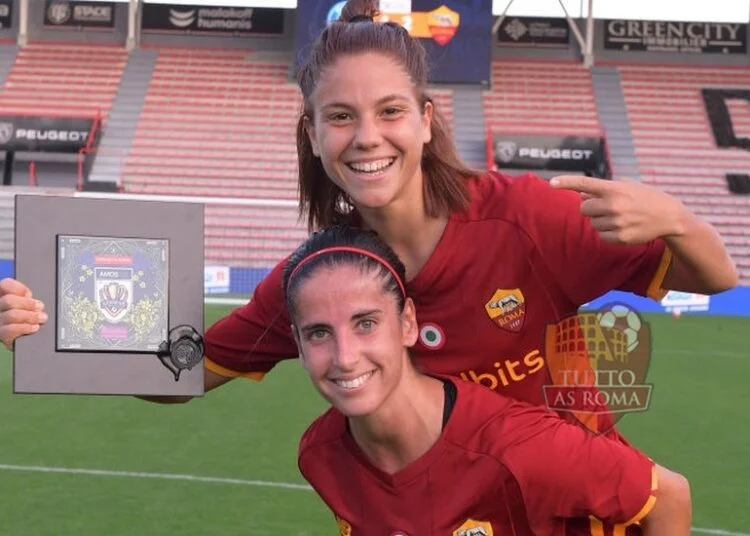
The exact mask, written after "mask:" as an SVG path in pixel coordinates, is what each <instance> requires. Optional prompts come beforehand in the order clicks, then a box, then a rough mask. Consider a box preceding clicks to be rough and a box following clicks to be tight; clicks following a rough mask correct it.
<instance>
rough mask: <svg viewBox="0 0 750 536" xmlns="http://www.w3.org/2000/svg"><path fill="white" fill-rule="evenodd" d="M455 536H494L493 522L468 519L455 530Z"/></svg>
mask: <svg viewBox="0 0 750 536" xmlns="http://www.w3.org/2000/svg"><path fill="white" fill-rule="evenodd" d="M453 536H494V532H493V531H492V524H491V523H489V522H488V521H477V520H476V519H467V520H466V521H465V522H464V524H463V525H461V526H460V527H458V528H457V529H456V530H454V531H453Z"/></svg>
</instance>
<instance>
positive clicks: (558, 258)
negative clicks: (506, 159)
mask: <svg viewBox="0 0 750 536" xmlns="http://www.w3.org/2000/svg"><path fill="white" fill-rule="evenodd" d="M510 190H511V192H512V193H511V197H512V199H511V202H512V206H513V207H514V209H513V210H514V212H515V214H516V218H517V221H518V224H519V226H520V227H521V229H523V231H524V232H525V233H526V234H527V235H528V237H529V238H530V240H531V241H532V242H533V245H534V247H535V248H536V249H537V250H538V252H539V254H540V255H541V257H542V259H543V261H544V264H545V266H546V267H547V269H548V270H550V271H551V272H552V274H553V275H554V277H555V279H556V280H557V282H558V284H559V285H560V286H561V288H562V291H563V292H564V293H565V295H566V296H567V297H568V299H570V301H571V302H572V303H574V304H579V305H580V304H584V303H587V302H589V301H591V300H593V299H595V298H597V297H599V296H601V295H602V294H604V293H606V292H608V291H610V290H622V291H627V292H632V293H635V294H639V295H641V296H648V297H650V298H653V299H655V300H660V299H662V298H663V297H664V295H665V294H666V291H665V290H664V289H663V288H662V283H663V280H664V276H665V275H666V272H667V269H668V268H669V263H670V261H671V253H670V251H669V249H667V247H666V244H665V243H664V241H663V240H661V239H657V240H653V241H651V242H649V243H647V244H642V245H619V244H611V243H608V242H605V241H603V240H602V239H601V238H600V236H599V233H598V231H597V230H596V229H594V227H593V226H592V225H591V222H590V220H589V218H587V217H586V216H583V215H582V214H581V212H580V207H581V197H580V195H579V194H578V193H577V192H572V191H566V190H556V189H554V188H552V187H551V186H550V185H549V184H548V183H547V181H545V180H542V179H540V178H538V177H535V176H533V175H526V176H524V177H521V178H518V179H517V180H516V182H515V184H514V185H513V186H512V187H511V188H510Z"/></svg>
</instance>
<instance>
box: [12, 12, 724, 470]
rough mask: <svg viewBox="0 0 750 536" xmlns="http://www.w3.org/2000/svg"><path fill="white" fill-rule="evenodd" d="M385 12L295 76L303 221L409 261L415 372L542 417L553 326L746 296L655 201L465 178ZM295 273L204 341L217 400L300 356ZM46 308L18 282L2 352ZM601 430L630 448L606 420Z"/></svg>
mask: <svg viewBox="0 0 750 536" xmlns="http://www.w3.org/2000/svg"><path fill="white" fill-rule="evenodd" d="M377 6H378V2H377V1H376V0H349V2H347V4H346V6H345V7H344V9H343V11H342V16H341V20H339V21H336V22H333V23H332V24H330V25H329V26H328V27H326V28H325V29H324V30H323V31H322V32H321V33H320V35H319V36H318V38H317V39H316V40H315V42H314V43H313V44H312V46H311V48H310V54H309V56H308V57H307V59H306V60H305V62H304V63H303V65H302V66H301V68H300V71H299V73H298V77H297V79H298V85H299V88H300V92H301V95H302V100H303V110H302V112H301V114H300V117H299V122H298V128H297V133H296V136H297V139H296V142H297V157H298V167H299V177H298V179H299V180H298V182H299V192H300V213H301V215H302V216H303V217H305V218H306V219H307V222H308V224H309V227H310V229H311V230H315V229H320V228H325V227H328V226H330V225H333V224H338V223H345V224H350V225H360V226H362V227H365V228H368V229H372V230H373V231H375V232H377V234H378V236H379V237H380V238H381V239H382V240H383V241H384V242H385V243H387V244H388V245H389V247H390V248H392V249H393V251H395V252H396V253H397V254H398V256H399V258H400V259H401V261H402V262H403V264H404V266H405V275H404V276H403V277H402V278H401V280H402V281H408V287H409V289H410V292H409V295H410V298H411V299H412V300H413V303H414V305H415V307H416V309H417V312H418V314H419V321H420V326H419V330H418V336H417V339H416V342H415V343H414V346H413V348H412V355H413V359H414V362H415V364H416V365H417V366H418V367H419V368H420V370H424V371H426V372H429V373H432V374H446V375H452V376H460V377H465V378H468V379H472V380H475V381H476V382H478V383H481V384H482V385H484V386H486V387H489V388H490V389H492V390H494V391H497V392H499V393H501V394H503V395H505V396H508V397H512V398H514V399H517V400H520V401H524V402H528V403H530V404H533V405H538V406H544V405H545V403H546V401H545V399H544V396H543V392H544V386H545V385H548V384H549V383H551V377H550V373H549V370H550V367H549V366H548V365H549V363H548V362H547V359H548V357H549V356H547V355H546V351H545V344H546V341H545V330H546V327H547V326H549V325H554V324H557V323H558V322H561V321H562V320H564V319H566V318H569V317H571V316H574V315H576V313H577V312H578V309H579V307H581V305H583V304H585V303H587V302H589V301H591V300H593V299H595V298H597V297H599V296H601V295H602V294H605V293H606V292H609V291H611V290H621V291H627V292H631V293H634V294H638V295H642V296H649V297H651V298H653V299H656V300H659V299H660V298H661V297H662V296H663V295H664V294H665V292H666V290H668V289H675V290H684V291H688V292H698V293H702V294H713V293H716V292H720V291H723V290H726V289H728V288H731V287H732V286H734V285H735V284H736V282H737V271H736V269H735V266H734V264H733V262H732V259H731V258H730V256H729V255H728V253H727V250H726V248H725V247H724V244H723V242H722V240H721V237H720V236H719V235H718V233H716V231H715V230H714V229H713V228H712V227H711V226H710V225H708V224H707V223H706V222H704V221H701V220H700V219H699V218H697V217H696V216H695V215H694V214H692V213H691V212H690V211H689V210H688V209H687V208H686V207H685V206H683V204H682V203H680V202H679V200H677V199H675V198H674V197H672V196H669V195H668V194H666V193H665V192H662V191H660V190H658V189H656V188H653V187H651V186H648V185H645V184H640V183H635V182H628V181H605V180H597V179H593V178H588V177H570V176H568V177H557V178H556V179H554V180H553V181H551V182H549V183H548V182H547V181H544V180H541V179H540V178H538V177H535V176H531V175H525V176H522V177H509V176H507V175H504V174H502V173H496V172H482V171H475V170H471V169H469V168H468V167H467V166H466V165H465V164H464V163H463V162H462V161H461V158H460V157H459V154H458V150H457V148H456V145H455V143H454V142H453V137H452V134H451V132H450V129H449V127H448V126H447V125H448V124H447V122H446V121H445V118H444V116H443V115H442V113H441V110H440V108H439V106H438V105H437V104H436V103H435V102H433V99H431V98H430V95H429V88H428V72H429V66H428V64H427V57H426V53H425V50H424V47H423V46H422V45H421V44H420V42H419V41H418V40H416V39H414V38H412V37H411V36H410V35H409V33H408V31H406V29H404V28H403V27H401V26H399V25H397V24H394V23H390V22H388V23H383V24H380V23H374V22H371V21H370V19H373V20H377V14H378V13H377ZM355 21H356V22H355ZM582 194H584V195H582ZM286 264H287V262H286V259H281V260H280V261H279V262H278V263H277V265H276V266H275V267H273V268H272V270H271V271H270V273H269V274H268V275H267V276H266V277H265V279H264V280H263V281H261V282H260V284H259V285H258V286H257V288H256V289H255V291H254V294H253V297H252V299H251V300H250V301H249V302H248V303H247V304H246V305H244V306H242V307H240V308H237V309H236V310H234V311H233V312H232V313H231V314H229V315H227V316H226V317H224V318H222V319H221V320H219V321H218V322H216V323H215V324H214V325H213V326H211V327H210V328H209V329H208V330H207V331H206V334H205V344H206V346H205V348H206V359H205V360H204V363H205V366H206V369H205V388H206V390H207V391H210V390H212V389H215V388H217V387H220V386H222V385H225V384H226V383H227V382H229V381H230V380H232V379H233V378H249V379H254V380H260V379H262V378H263V377H264V376H265V375H266V374H268V373H270V372H271V371H272V370H273V368H274V367H275V366H276V365H277V364H278V363H280V362H281V361H283V360H285V359H293V358H295V357H296V356H297V352H298V349H297V346H296V344H295V339H294V337H293V334H292V332H291V330H290V329H289V326H290V324H291V322H290V317H289V314H288V313H289V312H288V311H287V310H286V306H285V302H284V296H283V293H282V276H283V272H284V269H285V267H286ZM43 309H44V304H42V303H41V302H38V301H37V300H35V299H34V297H33V296H32V293H31V289H28V288H27V287H26V286H24V285H23V284H21V283H20V282H18V281H15V280H5V281H3V282H2V283H0V339H2V341H3V342H4V343H5V344H6V345H8V346H9V347H10V346H12V344H13V341H14V340H15V339H16V338H17V337H19V336H22V335H28V334H32V333H35V332H36V331H38V330H39V329H40V326H42V325H43V324H44V323H45V322H46V314H45V312H44V310H43ZM41 329H47V328H45V327H42V328H41ZM345 381H349V379H347V380H345ZM357 381H359V380H357ZM157 401H160V402H168V403H175V402H185V401H186V399H185V398H160V399H158V400H157ZM269 403H271V401H269ZM234 410H235V411H252V410H258V411H262V408H244V407H243V408H241V409H240V408H234ZM563 415H565V416H566V417H567V418H572V417H571V415H570V414H569V412H565V413H563ZM600 421H601V422H600ZM592 428H594V429H597V430H598V431H602V433H606V434H607V435H608V436H610V437H613V438H617V439H621V438H620V437H619V434H618V432H617V430H616V428H614V427H613V426H612V419H611V418H610V417H609V416H608V415H607V414H606V413H602V414H601V416H600V417H597V422H595V423H593V424H592ZM260 432H261V431H259V433H260ZM623 442H624V440H623ZM214 454H215V455H221V454H222V453H221V452H217V453H214Z"/></svg>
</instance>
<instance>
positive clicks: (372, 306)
mask: <svg viewBox="0 0 750 536" xmlns="http://www.w3.org/2000/svg"><path fill="white" fill-rule="evenodd" d="M283 281H284V283H283V285H284V292H285V299H286V304H287V309H288V310H289V312H290V314H291V319H292V332H293V333H294V337H295V340H296V341H297V345H298V347H299V355H300V361H301V363H302V365H303V367H304V368H305V370H306V371H307V373H308V374H309V376H310V380H311V382H312V384H313V385H314V386H315V388H316V389H317V390H318V391H319V392H320V394H321V395H322V396H323V397H324V398H325V399H326V400H327V401H328V402H330V403H331V405H332V406H333V407H332V408H331V409H330V410H329V411H328V412H326V413H325V414H324V415H323V416H322V417H320V418H318V419H317V420H316V421H315V422H314V423H313V424H312V426H311V427H310V428H309V429H308V430H307V432H306V433H305V435H304V437H303V439H302V441H301V443H300V451H299V467H300V470H301V471H302V473H303V475H304V476H305V478H306V479H307V480H308V481H309V482H310V484H311V485H312V486H313V488H314V489H315V490H316V491H317V493H318V494H319V495H320V496H321V498H322V499H323V500H324V501H325V502H326V504H327V505H328V506H329V507H330V508H331V510H332V511H333V513H334V514H335V516H336V518H337V521H338V523H339V527H340V529H341V533H342V534H351V535H352V536H367V535H377V536H382V535H386V536H387V535H389V534H399V535H408V536H422V535H431V534H444V535H445V534H481V535H492V534H496V535H504V534H514V535H517V536H522V535H540V536H542V535H547V536H552V535H561V536H562V535H565V536H572V535H579V534H590V532H589V531H588V522H586V523H584V524H583V525H582V524H580V523H577V522H576V521H577V520H580V519H581V518H583V519H585V520H587V519H588V516H589V515H594V516H596V517H597V518H599V519H601V520H603V521H605V522H609V523H611V524H617V523H621V524H623V523H628V524H632V523H634V522H636V521H637V522H639V523H640V530H642V532H640V530H639V533H640V534H644V535H647V536H650V535H658V536H687V535H689V534H690V517H691V516H690V493H689V489H688V486H687V482H686V481H685V479H684V478H682V477H680V476H679V475H676V474H674V473H671V472H670V471H667V470H666V469H664V468H662V467H659V466H657V465H655V464H654V463H653V462H652V461H651V460H649V459H648V458H647V457H646V456H644V455H643V454H641V453H639V452H638V451H636V450H635V449H633V448H631V447H627V446H625V445H622V444H621V443H619V442H616V441H613V440H611V439H608V438H606V437H603V436H597V435H594V434H592V433H590V432H588V431H585V430H584V429H582V428H581V427H579V426H576V425H574V424H571V423H568V422H565V421H563V420H562V419H560V418H559V417H558V416H557V415H555V414H554V413H551V412H548V411H546V410H544V409H542V408H539V407H533V406H529V405H527V404H523V403H518V402H513V401H511V400H510V399H508V398H506V397H503V396H500V395H498V394H496V393H493V392H492V391H490V390H489V389H486V388H484V387H481V386H479V385H476V384H474V383H469V382H464V381H461V380H456V379H450V378H448V377H440V376H429V375H426V374H423V373H421V372H419V371H418V370H417V369H416V368H415V366H414V364H413V363H412V361H411V358H410V356H409V347H411V346H413V345H414V343H415V342H416V340H417V319H416V313H415V308H414V303H413V302H412V300H411V299H410V298H409V297H408V296H407V294H406V290H405V286H404V266H403V264H402V263H401V262H400V261H399V260H398V258H397V257H396V255H395V254H394V253H393V251H391V250H390V248H388V246H386V245H385V244H383V243H382V242H381V241H380V240H378V238H377V236H376V235H375V234H374V233H372V232H368V231H364V230H358V229H352V228H341V227H334V228H331V229H328V230H325V231H321V232H318V233H315V234H313V235H312V236H311V237H310V238H309V239H308V240H307V241H306V242H305V243H304V244H302V246H300V248H299V249H298V250H297V251H296V252H295V253H294V254H293V255H292V256H291V258H290V259H289V264H288V265H287V268H286V271H285V275H284V280H283ZM472 528H475V529H479V528H482V529H484V532H481V531H480V532H471V531H470V529H472ZM620 530H621V531H622V532H621V533H620V534H623V535H624V534H625V531H624V528H622V527H621V528H620ZM633 530H635V528H633ZM461 531H464V532H461ZM615 534H617V533H616V532H615Z"/></svg>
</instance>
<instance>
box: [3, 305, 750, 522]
mask: <svg viewBox="0 0 750 536" xmlns="http://www.w3.org/2000/svg"><path fill="white" fill-rule="evenodd" d="M227 310H228V309H227V308H226V307H219V306H209V307H207V311H206V312H207V314H206V319H207V322H209V323H211V322H213V321H214V320H215V319H216V318H218V317H219V316H221V315H223V314H224V313H225V312H226V311H227ZM648 320H649V321H650V322H651V326H652V330H653V334H654V336H653V338H654V346H655V348H654V353H653V354H654V357H653V359H652V364H651V368H650V370H649V375H648V380H649V382H651V383H653V384H654V391H653V395H652V400H651V408H650V410H649V411H647V412H645V413H640V414H632V415H627V416H625V417H624V419H623V420H622V421H621V423H620V429H621V430H622V431H623V432H624V434H625V435H626V436H627V437H628V438H629V439H630V440H631V441H632V442H633V443H634V444H635V445H637V446H638V447H640V448H642V449H643V450H644V451H645V452H646V453H648V454H649V455H651V456H652V457H653V458H654V459H656V460H657V461H658V462H660V463H662V464H664V465H666V466H668V467H670V468H673V469H675V470H677V471H680V472H682V473H683V474H685V475H686V476H687V477H688V478H689V479H690V482H691V485H692V491H693V498H694V525H695V526H696V527H699V528H703V529H709V530H714V531H727V532H704V531H702V532H696V534H711V533H713V534H730V533H740V534H742V533H748V534H750V510H749V509H748V497H750V484H748V475H750V426H748V423H749V422H750V420H749V419H748V417H747V413H748V408H750V384H749V380H750V348H749V347H748V342H750V329H749V328H750V319H748V318H721V317H702V316H692V315H685V316H683V317H682V318H681V319H679V320H675V319H672V318H671V317H667V316H650V317H648ZM324 408H325V403H324V402H323V401H322V400H321V399H319V397H318V395H317V394H316V393H315V392H314V391H313V388H312V387H311V386H310V385H309V384H308V383H307V379H306V377H305V375H304V374H303V373H302V370H301V368H300V367H299V365H298V364H297V363H296V362H295V361H289V362H287V363H284V364H283V365H280V366H279V367H278V368H277V370H275V371H274V372H273V373H271V374H270V375H269V376H268V377H267V378H266V379H265V380H263V381H262V382H259V383H257V382H250V381H235V382H232V383H231V384H229V385H228V386H226V387H224V388H222V389H220V390H218V391H217V392H215V393H211V394H210V395H208V396H206V397H205V398H203V399H200V400H195V401H193V402H191V403H189V404H186V405H183V406H160V405H153V404H149V403H146V402H141V401H139V400H135V399H131V398H127V397H81V396H31V395H13V394H12V379H11V356H10V354H9V353H8V352H6V351H0V430H2V434H1V435H0V527H1V529H0V530H1V531H2V534H8V535H13V536H83V535H85V536H89V535H90V536H102V535H107V536H134V535H140V534H143V535H148V536H167V535H169V536H172V535H174V536H207V535H221V536H240V535H242V536H245V535H253V536H263V535H268V536H276V535H278V534H285V535H297V536H303V535H304V536H306V535H332V534H336V529H335V524H334V523H333V521H332V518H331V515H330V514H329V513H328V512H327V510H326V509H325V507H324V506H323V505H322V503H321V502H320V501H319V500H318V499H317V498H316V496H315V495H314V494H313V493H312V492H310V491H308V490H306V489H301V488H298V487H281V486H278V484H279V483H281V484H285V483H286V484H298V485H299V484H304V482H303V480H302V478H301V477H300V475H299V472H298V470H297V466H296V447H297V439H298V437H299V435H300V434H301V432H302V431H303V430H304V428H305V426H306V425H307V423H309V422H310V421H311V420H312V418H313V417H315V416H316V415H317V414H319V413H320V412H321V411H322V410H323V409H324ZM40 467H44V468H54V471H55V472H40V471H38V470H35V471H30V470H28V469H29V468H40ZM66 469H70V470H80V469H83V470H93V471H101V473H99V474H91V473H89V474H85V473H80V472H57V471H60V470H66ZM120 472H124V473H125V474H121V473H120ZM152 473H166V474H175V475H189V476H185V477H181V478H176V479H160V478H153V477H151V476H150V474H152ZM197 477H209V478H207V479H201V478H197ZM221 479H225V480H221ZM264 483H271V484H272V485H271V486H267V485H264Z"/></svg>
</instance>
